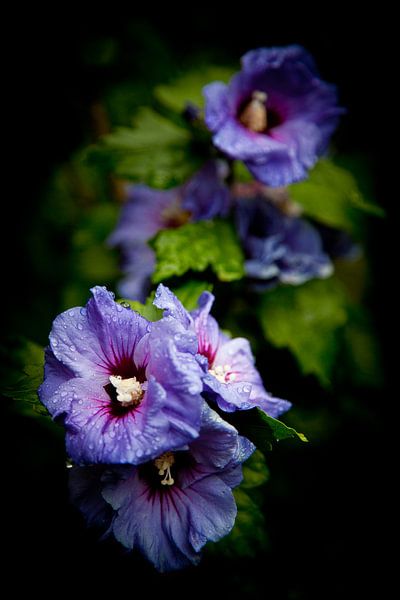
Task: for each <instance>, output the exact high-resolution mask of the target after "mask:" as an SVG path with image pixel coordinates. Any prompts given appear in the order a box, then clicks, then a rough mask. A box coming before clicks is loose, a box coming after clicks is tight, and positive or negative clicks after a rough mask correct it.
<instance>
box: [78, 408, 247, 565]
mask: <svg viewBox="0 0 400 600" xmlns="http://www.w3.org/2000/svg"><path fill="white" fill-rule="evenodd" d="M253 451H254V446H253V444H252V443H251V442H249V440H247V439H246V438H244V437H241V436H239V435H238V433H237V431H236V429H235V428H234V427H232V425H229V424H228V423H226V422H225V421H223V420H222V419H221V418H220V417H219V416H218V415H217V414H216V413H215V412H214V411H213V410H211V409H210V408H209V407H208V406H207V405H206V404H205V403H204V405H203V411H202V425H201V430H200V436H199V437H198V438H197V439H196V440H194V441H192V442H190V443H189V444H188V446H187V447H186V448H185V449H182V450H177V451H169V452H165V453H163V454H162V455H160V456H158V457H157V458H155V460H152V461H150V462H147V463H145V464H142V465H139V466H136V467H135V466H127V465H124V466H117V467H116V466H104V467H100V466H98V467H90V466H88V467H73V468H72V469H71V473H70V490H71V496H72V501H73V502H74V503H75V504H76V505H77V506H78V507H79V508H80V510H81V511H82V512H83V513H84V515H85V516H86V518H87V520H88V522H89V523H90V524H92V525H96V524H97V525H99V526H101V527H102V528H104V529H107V532H108V534H109V535H113V536H114V537H115V538H116V539H117V540H118V541H119V542H120V543H121V544H123V546H125V547H126V548H129V549H138V550H140V551H141V552H142V553H143V554H144V555H145V556H146V557H147V559H148V560H150V561H151V562H152V563H153V564H154V566H155V567H156V568H157V569H158V570H159V571H171V570H174V569H180V568H182V567H185V566H187V565H190V564H196V563H198V561H199V559H200V550H201V548H202V547H203V546H204V544H205V543H206V542H207V541H209V540H210V541H213V542H216V541H218V540H219V539H221V538H222V537H224V536H225V535H227V534H228V533H229V532H230V531H231V529H232V527H233V525H234V522H235V518H236V513H237V508H236V504H235V500H234V497H233V494H232V488H234V487H236V486H237V485H239V483H240V482H241V480H242V469H241V463H242V462H244V461H245V460H246V459H247V458H248V457H249V456H250V454H251V453H252V452H253ZM93 469H96V470H95V471H93Z"/></svg>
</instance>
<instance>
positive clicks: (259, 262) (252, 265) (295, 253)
mask: <svg viewBox="0 0 400 600" xmlns="http://www.w3.org/2000/svg"><path fill="white" fill-rule="evenodd" d="M265 194H266V196H265ZM236 222H237V229H238V233H239V237H240V239H241V241H242V244H243V248H244V251H245V255H246V259H247V260H246V261H245V270H246V274H247V275H248V276H249V277H251V278H253V279H254V280H257V281H259V282H260V281H264V282H268V284H271V283H274V282H276V281H281V282H282V283H290V284H294V285H296V284H301V283H304V282H305V281H308V280H309V279H313V278H316V277H319V278H323V277H328V276H329V275H331V274H332V271H333V267H332V263H331V261H330V258H329V256H328V255H327V254H326V253H325V251H324V247H323V243H322V239H321V236H320V234H319V232H318V230H317V229H316V228H315V227H313V225H311V224H310V223H309V222H308V221H306V220H305V219H302V218H299V217H298V216H292V215H288V214H284V213H283V212H282V210H280V209H279V208H278V207H277V206H275V205H274V204H273V203H272V201H268V191H266V192H264V195H261V194H258V195H256V196H255V197H250V198H248V197H239V198H238V199H237V201H236Z"/></svg>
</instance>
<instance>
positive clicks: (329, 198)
mask: <svg viewBox="0 0 400 600" xmlns="http://www.w3.org/2000/svg"><path fill="white" fill-rule="evenodd" d="M289 194H290V197H291V199H292V200H294V201H295V202H298V203H299V204H300V205H301V206H302V207H303V209H304V212H305V214H306V215H308V216H310V217H313V218H315V219H316V220H317V221H320V222H321V223H324V224H326V225H330V226H331V227H337V228H339V229H345V230H346V231H348V232H349V233H353V234H357V233H358V232H359V230H360V227H361V219H362V214H363V213H367V214H371V215H374V216H380V217H382V216H384V211H383V210H382V209H381V208H380V207H379V206H378V205H376V204H374V203H372V202H370V201H368V200H366V199H365V197H364V196H363V194H362V193H361V191H360V188H359V186H358V184H357V181H356V179H355V178H354V177H353V175H352V174H351V173H350V172H349V171H347V170H346V169H344V168H343V167H340V166H338V165H336V164H335V163H333V162H332V161H330V160H327V159H322V160H320V161H319V162H318V163H317V164H316V166H315V167H314V168H313V169H312V171H311V172H310V174H309V177H308V179H306V180H305V181H302V182H300V183H295V184H292V185H291V186H289Z"/></svg>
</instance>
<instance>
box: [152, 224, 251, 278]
mask: <svg viewBox="0 0 400 600" xmlns="http://www.w3.org/2000/svg"><path fill="white" fill-rule="evenodd" d="M152 245H153V247H154V250H155V252H156V257H157V264H156V269H155V272H154V275H153V281H154V282H155V283H158V282H160V281H163V280H164V279H168V277H172V276H173V275H183V274H184V273H186V272H187V271H189V270H193V271H204V270H205V269H207V267H211V268H212V270H213V271H214V273H215V274H216V275H217V277H218V279H220V280H221V281H234V280H236V279H240V278H241V277H243V260H244V259H243V253H242V250H241V247H240V244H239V241H238V239H237V236H236V233H235V232H234V229H233V227H232V226H231V224H230V223H228V222H226V221H222V220H214V221H199V222H197V223H187V224H186V225H183V226H182V227H179V229H167V230H164V231H161V232H160V233H159V234H158V235H157V236H156V237H155V239H154V240H153V242H152Z"/></svg>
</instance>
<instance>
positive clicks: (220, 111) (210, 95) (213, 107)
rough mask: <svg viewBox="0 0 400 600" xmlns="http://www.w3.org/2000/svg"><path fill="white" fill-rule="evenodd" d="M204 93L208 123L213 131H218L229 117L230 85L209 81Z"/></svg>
mask: <svg viewBox="0 0 400 600" xmlns="http://www.w3.org/2000/svg"><path fill="white" fill-rule="evenodd" d="M203 95H204V98H205V100H206V109H205V121H206V125H207V127H208V128H209V129H210V130H211V131H216V130H217V129H219V127H221V125H223V123H224V121H225V120H226V118H227V117H228V107H229V95H228V86H226V85H225V84H224V83H221V82H219V81H216V82H214V83H209V84H208V85H206V86H205V87H204V88H203Z"/></svg>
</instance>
